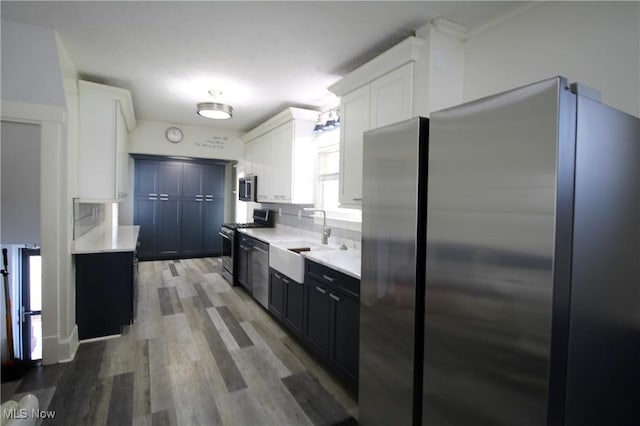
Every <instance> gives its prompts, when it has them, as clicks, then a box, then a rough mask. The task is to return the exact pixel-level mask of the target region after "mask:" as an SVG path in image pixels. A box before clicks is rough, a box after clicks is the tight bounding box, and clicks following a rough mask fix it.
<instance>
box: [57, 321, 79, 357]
mask: <svg viewBox="0 0 640 426" xmlns="http://www.w3.org/2000/svg"><path fill="white" fill-rule="evenodd" d="M77 350H78V325H74V326H73V329H72V330H71V334H70V335H69V337H68V338H67V339H64V340H60V341H59V342H58V362H70V361H73V358H75V356H76V351H77Z"/></svg>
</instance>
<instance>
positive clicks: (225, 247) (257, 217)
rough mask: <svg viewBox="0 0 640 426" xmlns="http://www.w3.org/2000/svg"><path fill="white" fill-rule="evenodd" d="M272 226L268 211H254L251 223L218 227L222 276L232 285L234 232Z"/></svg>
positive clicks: (226, 224)
mask: <svg viewBox="0 0 640 426" xmlns="http://www.w3.org/2000/svg"><path fill="white" fill-rule="evenodd" d="M272 226H273V216H272V215H271V212H270V211H269V210H265V209H255V210H254V211H253V222H247V223H223V224H222V226H221V227H220V236H221V237H222V276H223V277H224V278H225V279H226V280H227V281H229V283H230V284H232V285H234V280H233V272H234V271H233V269H234V266H235V262H234V257H236V250H237V248H236V244H235V239H236V232H237V231H238V230H239V229H243V228H269V227H272Z"/></svg>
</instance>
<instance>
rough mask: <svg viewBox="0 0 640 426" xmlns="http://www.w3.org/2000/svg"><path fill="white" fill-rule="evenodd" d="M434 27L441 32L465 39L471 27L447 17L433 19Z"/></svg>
mask: <svg viewBox="0 0 640 426" xmlns="http://www.w3.org/2000/svg"><path fill="white" fill-rule="evenodd" d="M432 23H433V28H435V30H436V31H437V32H439V33H441V34H446V35H448V36H451V37H453V38H456V39H458V40H464V39H465V38H466V37H467V33H468V32H469V29H468V28H467V27H465V26H462V25H460V24H456V23H455V22H453V21H449V20H448V19H445V18H436V19H434V20H433V21H432Z"/></svg>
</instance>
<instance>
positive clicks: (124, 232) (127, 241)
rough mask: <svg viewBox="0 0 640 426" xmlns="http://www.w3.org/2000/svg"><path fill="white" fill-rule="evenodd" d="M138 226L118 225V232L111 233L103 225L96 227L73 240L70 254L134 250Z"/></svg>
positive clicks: (138, 231)
mask: <svg viewBox="0 0 640 426" xmlns="http://www.w3.org/2000/svg"><path fill="white" fill-rule="evenodd" d="M139 233H140V226H138V225H132V226H119V227H118V232H117V233H116V234H115V235H111V233H110V232H106V230H105V228H104V227H97V228H94V229H92V230H91V231H89V232H87V233H86V234H84V235H83V236H81V237H80V238H78V239H77V240H75V241H74V242H73V247H72V249H71V254H89V253H109V252H118V251H135V249H136V243H137V242H138V234H139Z"/></svg>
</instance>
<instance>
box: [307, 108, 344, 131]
mask: <svg viewBox="0 0 640 426" xmlns="http://www.w3.org/2000/svg"><path fill="white" fill-rule="evenodd" d="M323 115H328V118H327V120H326V121H324V120H323V119H322V116H323ZM339 127H340V110H339V109H338V108H335V109H332V110H331V111H329V112H324V113H321V114H320V115H319V116H318V121H317V122H316V125H315V127H314V128H313V132H314V133H316V134H318V133H323V132H327V131H329V130H334V129H337V128H339Z"/></svg>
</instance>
